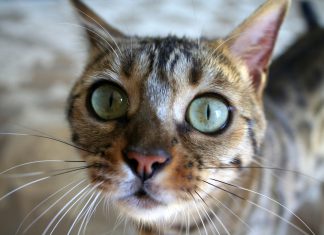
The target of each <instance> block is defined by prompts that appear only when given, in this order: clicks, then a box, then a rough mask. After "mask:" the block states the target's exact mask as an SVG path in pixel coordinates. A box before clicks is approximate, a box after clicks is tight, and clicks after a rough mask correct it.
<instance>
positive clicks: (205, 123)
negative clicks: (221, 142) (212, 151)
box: [187, 96, 229, 133]
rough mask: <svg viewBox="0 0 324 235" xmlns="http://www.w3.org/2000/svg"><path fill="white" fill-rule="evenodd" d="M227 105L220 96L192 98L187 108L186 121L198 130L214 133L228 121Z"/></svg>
mask: <svg viewBox="0 0 324 235" xmlns="http://www.w3.org/2000/svg"><path fill="white" fill-rule="evenodd" d="M228 119H229V106H228V105H227V104H226V103H225V102H224V101H223V100H222V99H220V98H217V97H213V96H204V97H198V98H196V99H194V100H193V101H192V102H191V103H190V105H189V108H188V110H187V120H188V122H189V123H190V124H191V125H192V126H193V127H194V128H195V129H197V130H198V131H200V132H203V133H214V132H217V131H218V130H221V129H223V128H224V127H225V126H226V124H227V123H228Z"/></svg>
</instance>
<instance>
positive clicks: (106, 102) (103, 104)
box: [90, 83, 128, 121]
mask: <svg viewBox="0 0 324 235" xmlns="http://www.w3.org/2000/svg"><path fill="white" fill-rule="evenodd" d="M90 105H91V108H92V110H93V111H94V112H95V114H96V115H97V116H98V117H99V118H101V119H103V120H105V121H108V120H113V119H117V118H120V117H122V116H124V115H125V114H126V112H127V108H128V99H127V95H126V94H125V92H124V91H123V90H122V89H121V88H119V87H118V86H115V85H113V84H107V83H106V84H102V85H100V86H98V87H97V88H95V89H94V90H93V92H92V94H91V97H90Z"/></svg>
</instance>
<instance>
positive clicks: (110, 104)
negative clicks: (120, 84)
mask: <svg viewBox="0 0 324 235" xmlns="http://www.w3.org/2000/svg"><path fill="white" fill-rule="evenodd" d="M113 101H114V93H113V92H112V93H110V97H109V108H111V107H112V104H113Z"/></svg>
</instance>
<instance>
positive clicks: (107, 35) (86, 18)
mask: <svg viewBox="0 0 324 235" xmlns="http://www.w3.org/2000/svg"><path fill="white" fill-rule="evenodd" d="M70 1H71V3H72V5H73V6H74V8H75V9H76V10H77V12H78V14H79V16H80V17H79V19H80V21H81V23H82V25H83V26H84V27H85V28H86V32H87V34H88V38H89V41H90V42H91V44H92V46H98V44H100V43H104V42H106V41H111V40H113V39H114V38H126V36H125V35H124V34H123V33H122V32H120V31H119V30H117V29H116V28H114V27H112V26H110V25H109V24H108V23H107V22H105V21H104V20H103V19H102V18H101V17H100V16H98V15H97V14H96V13H94V11H92V10H91V9H90V8H89V7H88V6H86V5H85V4H84V3H83V2H82V1H80V0H70Z"/></svg>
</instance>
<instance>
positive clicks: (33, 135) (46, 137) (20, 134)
mask: <svg viewBox="0 0 324 235" xmlns="http://www.w3.org/2000/svg"><path fill="white" fill-rule="evenodd" d="M0 135H9V136H29V137H37V138H43V139H48V140H54V141H56V142H58V143H62V144H66V145H68V146H70V147H73V148H76V149H79V150H82V151H84V152H87V153H91V154H96V153H95V152H92V151H90V150H87V149H85V148H82V147H80V146H77V145H74V144H72V143H69V142H67V141H64V140H60V139H58V138H55V137H51V136H45V135H37V134H27V133H17V132H0Z"/></svg>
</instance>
